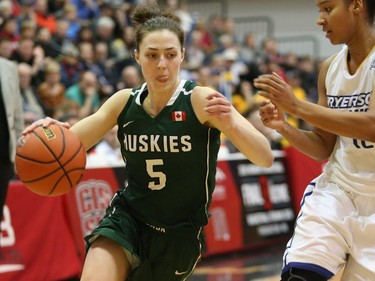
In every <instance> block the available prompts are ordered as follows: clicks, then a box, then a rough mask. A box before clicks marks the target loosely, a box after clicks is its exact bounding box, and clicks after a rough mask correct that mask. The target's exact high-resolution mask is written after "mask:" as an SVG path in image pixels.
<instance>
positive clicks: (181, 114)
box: [172, 111, 186, 122]
mask: <svg viewBox="0 0 375 281" xmlns="http://www.w3.org/2000/svg"><path fill="white" fill-rule="evenodd" d="M185 120H186V112H185V111H173V112H172V121H173V122H181V121H185Z"/></svg>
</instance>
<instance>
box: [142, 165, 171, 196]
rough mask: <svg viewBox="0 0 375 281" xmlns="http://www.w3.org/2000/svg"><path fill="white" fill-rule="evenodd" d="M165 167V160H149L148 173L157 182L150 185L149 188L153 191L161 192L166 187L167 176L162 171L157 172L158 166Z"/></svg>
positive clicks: (151, 182)
mask: <svg viewBox="0 0 375 281" xmlns="http://www.w3.org/2000/svg"><path fill="white" fill-rule="evenodd" d="M161 165H164V162H163V159H148V160H146V169H147V173H148V174H149V176H150V177H151V178H154V179H155V180H153V181H150V182H149V183H148V188H149V189H152V190H160V189H162V188H164V187H165V183H166V182H167V176H166V175H165V174H164V173H163V172H160V171H155V167H156V166H161Z"/></svg>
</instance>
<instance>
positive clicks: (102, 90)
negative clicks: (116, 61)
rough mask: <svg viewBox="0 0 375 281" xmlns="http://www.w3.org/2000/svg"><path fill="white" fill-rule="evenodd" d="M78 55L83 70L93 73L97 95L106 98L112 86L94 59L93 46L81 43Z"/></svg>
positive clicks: (111, 90)
mask: <svg viewBox="0 0 375 281" xmlns="http://www.w3.org/2000/svg"><path fill="white" fill-rule="evenodd" d="M78 49H79V53H80V59H81V60H80V62H81V63H82V66H83V68H84V70H87V71H91V72H93V73H95V75H96V77H97V79H98V93H99V96H100V97H107V96H110V95H111V94H112V93H113V86H112V84H111V83H110V81H109V80H108V79H107V77H106V75H105V73H104V71H103V70H102V68H101V67H100V65H99V64H98V63H97V61H96V58H95V50H94V45H93V44H91V43H89V42H82V43H80V44H79V46H78Z"/></svg>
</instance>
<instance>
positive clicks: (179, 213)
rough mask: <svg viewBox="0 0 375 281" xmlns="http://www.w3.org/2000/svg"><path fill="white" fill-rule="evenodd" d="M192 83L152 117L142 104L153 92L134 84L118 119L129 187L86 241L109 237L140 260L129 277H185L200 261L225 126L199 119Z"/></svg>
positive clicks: (119, 196)
mask: <svg viewBox="0 0 375 281" xmlns="http://www.w3.org/2000/svg"><path fill="white" fill-rule="evenodd" d="M195 86H196V84H195V83H194V82H192V81H186V80H183V81H181V83H180V85H179V86H178V88H177V89H176V91H175V93H174V94H173V95H172V96H171V98H170V100H169V101H168V103H167V105H166V106H165V108H164V109H163V110H162V111H161V112H160V113H159V114H158V115H157V116H155V117H151V116H150V115H149V114H148V113H147V112H146V111H145V110H144V109H143V107H142V101H143V100H144V98H145V97H146V96H147V94H148V90H147V85H146V84H143V85H142V86H141V87H140V88H138V89H133V92H132V95H131V97H130V98H129V101H128V102H127V104H126V106H125V108H124V109H123V111H122V112H121V113H120V115H119V117H118V139H119V141H120V143H121V152H122V155H123V157H124V160H125V163H126V178H127V184H126V187H125V189H123V190H120V191H118V192H117V193H116V195H115V196H114V198H113V200H112V202H111V206H110V207H109V208H108V210H107V214H106V216H105V218H104V219H103V220H102V221H101V223H100V225H99V226H98V227H97V228H96V229H95V230H94V232H93V233H92V234H91V235H89V236H88V237H87V238H86V240H87V241H89V242H90V241H91V240H92V239H90V238H92V237H96V236H97V235H104V236H107V237H110V238H112V239H113V240H115V241H117V242H118V243H120V244H121V245H122V246H123V247H124V248H125V249H126V250H127V251H128V252H130V253H131V254H132V255H133V257H135V262H134V263H133V264H132V266H133V267H136V265H137V261H138V258H139V259H140V265H141V266H139V267H138V268H137V269H136V270H135V271H134V274H132V275H131V277H130V280H142V281H146V280H147V279H149V278H150V279H149V280H154V281H155V280H163V281H165V280H186V279H187V278H188V277H189V276H190V274H191V273H192V271H193V269H194V267H195V265H196V263H197V261H198V259H199V258H200V249H201V246H202V245H201V244H202V239H201V238H202V227H203V226H205V225H206V224H207V222H208V207H209V204H210V201H211V196H212V192H213V189H214V187H215V173H216V164H217V154H218V151H219V147H220V131H219V130H217V129H213V128H209V127H207V126H204V125H202V124H201V123H200V121H199V120H198V119H197V117H196V115H195V113H194V110H193V107H192V105H191V93H192V90H193V88H194V87H195ZM128 256H129V255H128ZM142 264H147V266H142ZM146 267H147V269H146ZM137 271H142V273H139V272H138V273H137ZM137 274H139V275H137ZM145 274H146V275H145ZM137 276H142V277H137ZM145 276H146V277H145Z"/></svg>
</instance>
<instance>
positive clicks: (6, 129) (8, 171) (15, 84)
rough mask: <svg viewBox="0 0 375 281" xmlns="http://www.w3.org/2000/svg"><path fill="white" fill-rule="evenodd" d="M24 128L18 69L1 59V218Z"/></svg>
mask: <svg viewBox="0 0 375 281" xmlns="http://www.w3.org/2000/svg"><path fill="white" fill-rule="evenodd" d="M23 127H24V118H23V110H22V98H21V94H20V84H19V81H18V73H17V68H16V65H15V64H14V63H13V62H11V61H9V60H7V59H4V58H0V218H2V217H3V209H4V204H5V199H6V196H7V192H8V186H9V182H10V180H11V179H12V178H13V177H14V160H15V155H16V143H17V140H18V138H19V137H21V134H22V130H23ZM0 238H1V235H0ZM0 245H1V243H0ZM0 253H1V249H0Z"/></svg>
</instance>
